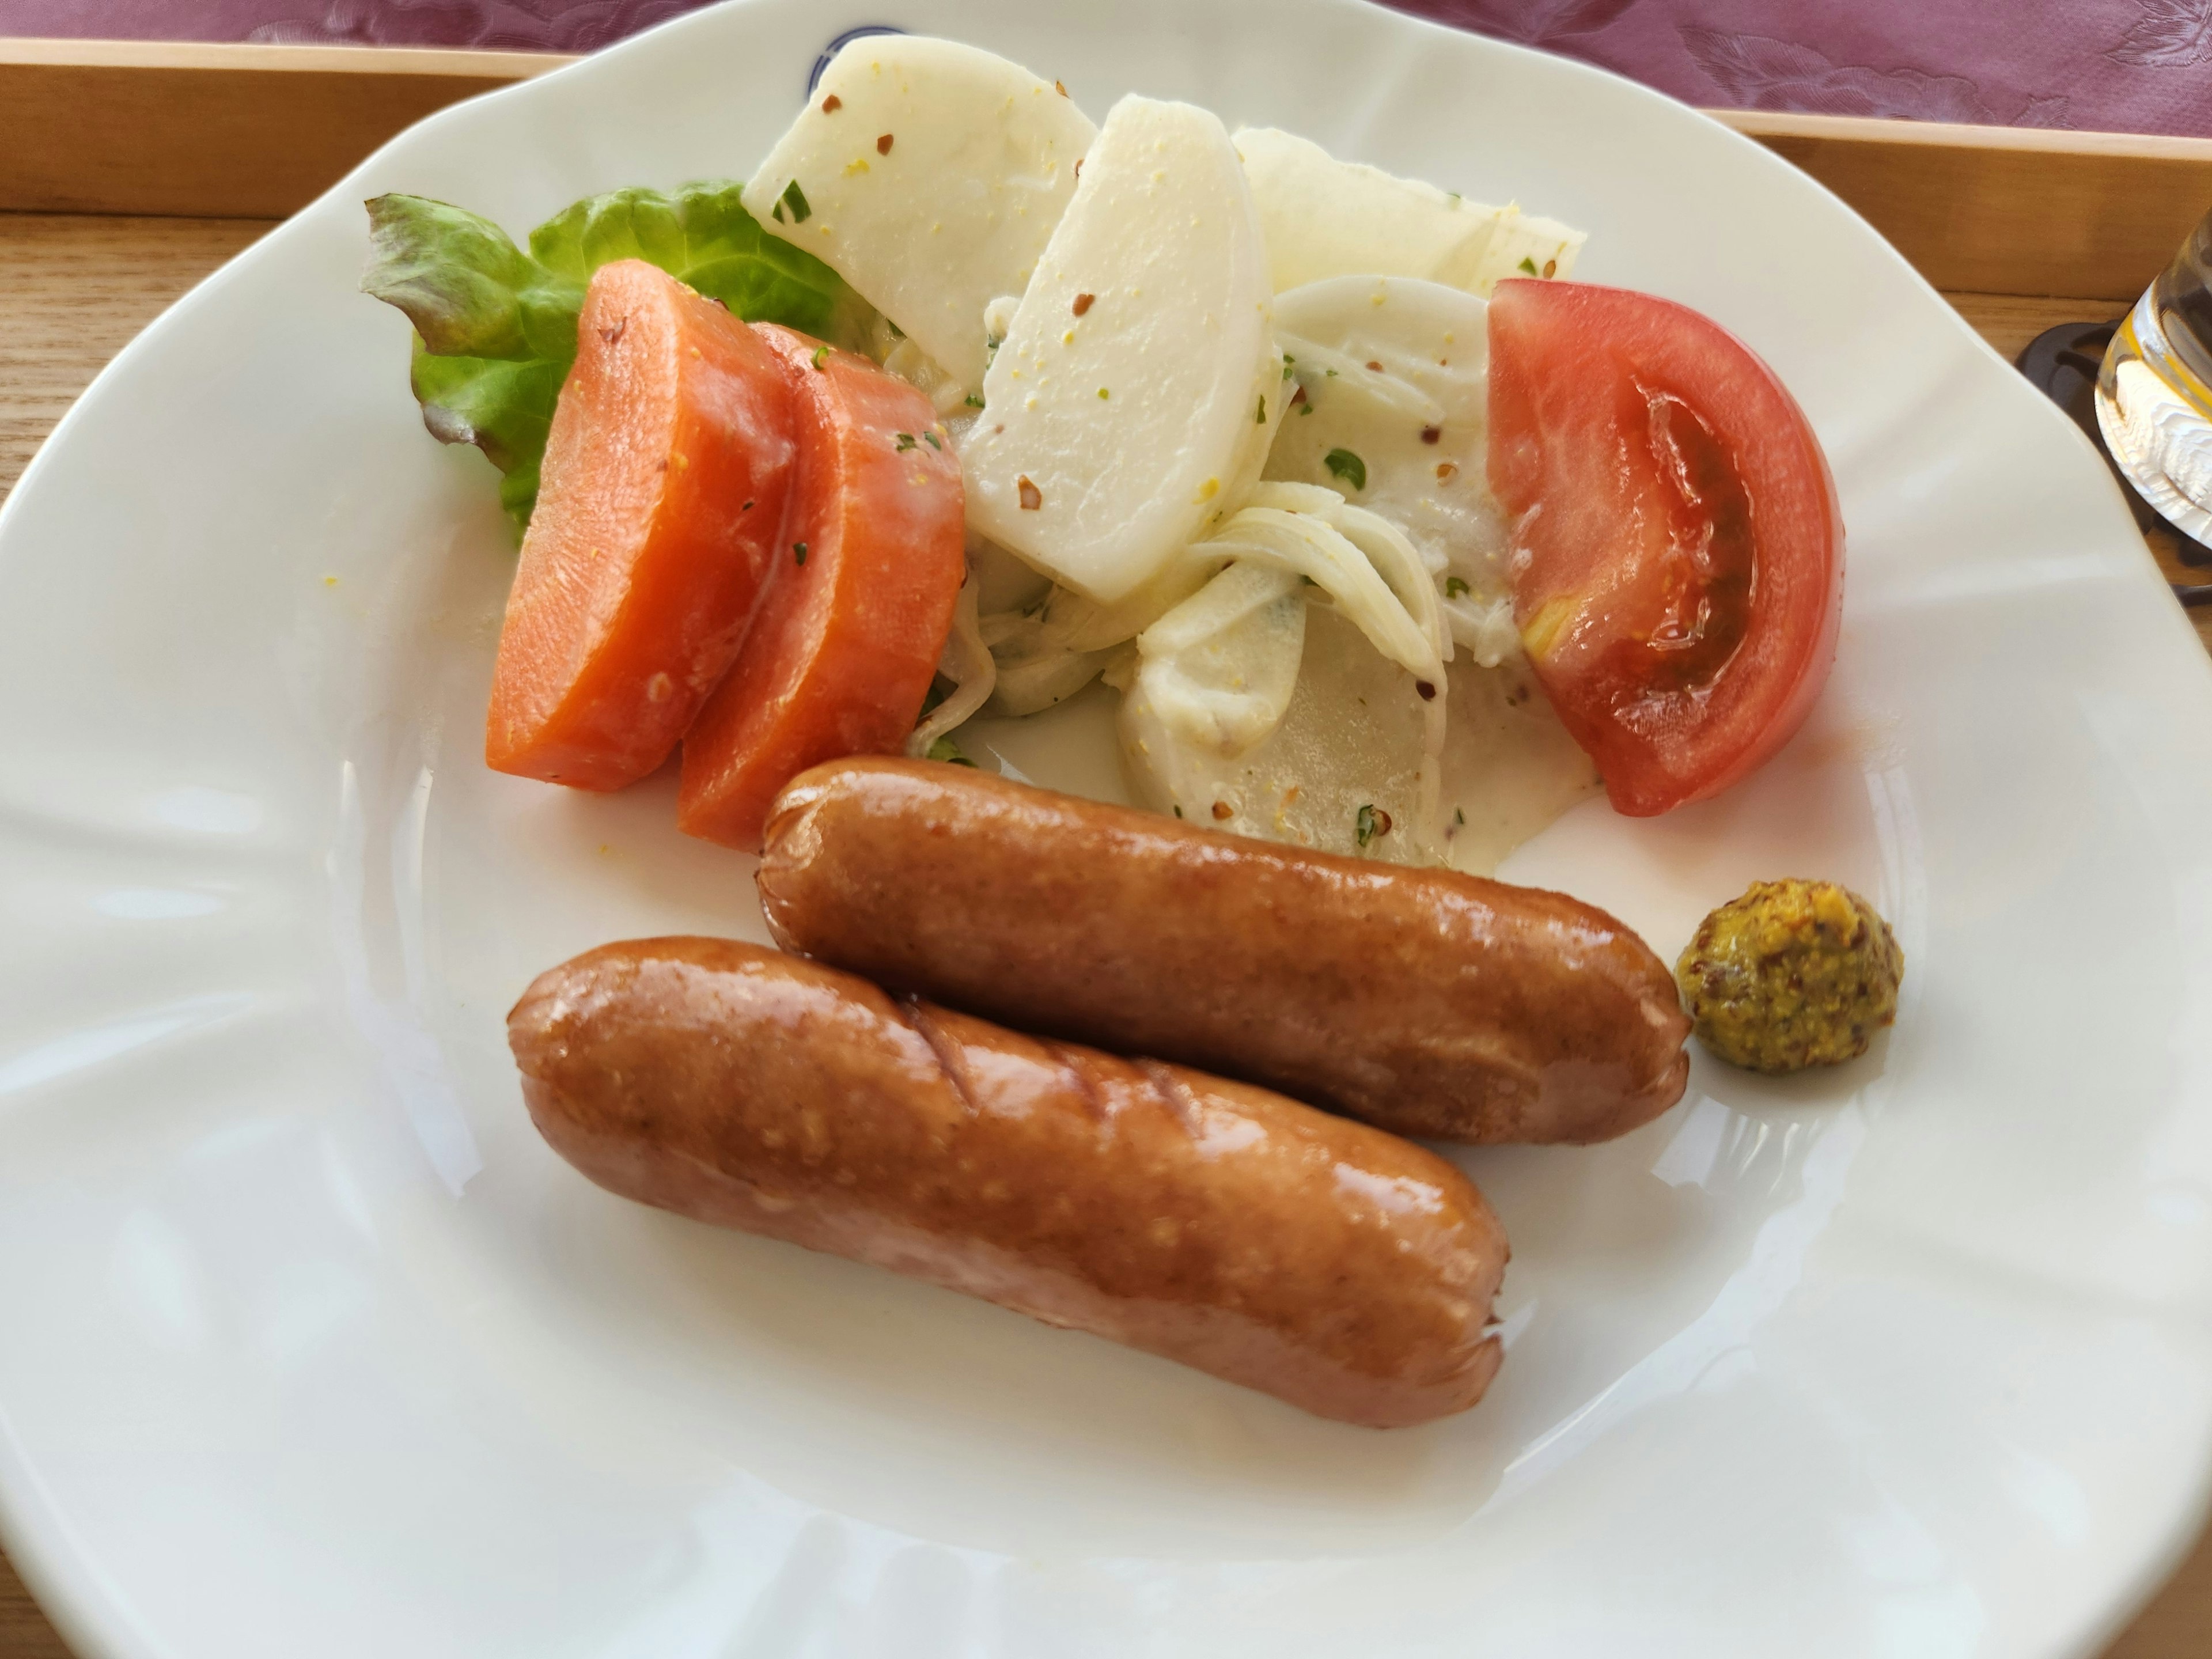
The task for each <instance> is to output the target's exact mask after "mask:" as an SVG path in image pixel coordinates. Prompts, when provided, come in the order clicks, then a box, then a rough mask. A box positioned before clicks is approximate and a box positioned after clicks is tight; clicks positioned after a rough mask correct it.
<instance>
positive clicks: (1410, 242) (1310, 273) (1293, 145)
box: [1236, 127, 1498, 294]
mask: <svg viewBox="0 0 2212 1659" xmlns="http://www.w3.org/2000/svg"><path fill="white" fill-rule="evenodd" d="M1236 143H1237V153H1238V154H1239V155H1242V156H1243V158H1244V171H1245V174H1246V176H1247V177H1249V179H1251V181H1252V197H1253V199H1254V200H1255V202H1257V203H1258V204H1259V206H1260V222H1261V227H1262V228H1263V229H1264V231H1265V233H1266V234H1267V264H1268V269H1269V270H1270V272H1271V273H1272V274H1273V281H1274V284H1275V292H1277V293H1278V294H1280V293H1283V292H1285V290H1287V289H1294V288H1297V287H1299V286H1301V285H1303V284H1304V283H1316V282H1320V281H1322V280H1323V279H1324V278H1326V277H1330V276H1347V275H1354V274H1371V273H1374V272H1376V271H1382V272H1387V273H1389V274H1390V275H1392V276H1421V277H1425V278H1427V279H1428V280H1429V281H1431V282H1436V283H1450V284H1452V285H1453V286H1454V287H1457V288H1465V289H1473V288H1474V284H1475V283H1476V282H1477V281H1478V280H1479V279H1480V276H1481V273H1482V268H1483V255H1484V253H1485V252H1486V251H1487V249H1488V247H1489V246H1490V239H1491V236H1492V234H1493V232H1494V231H1495V230H1496V228H1497V226H1498V210H1497V209H1495V208H1492V207H1486V206H1484V205H1483V204H1481V203H1480V202H1469V201H1466V200H1463V199H1462V198H1461V197H1457V196H1453V195H1449V194H1448V193H1446V192H1445V191H1441V190H1438V189H1437V187H1436V186H1435V185H1425V184H1423V183H1421V182H1420V181H1419V179H1400V178H1397V177H1395V176H1394V175H1393V174H1390V173H1385V172H1383V170H1382V169H1381V168H1379V167H1364V166H1362V165H1361V164H1360V163H1358V162H1357V161H1338V160H1337V159H1336V158H1335V157H1334V156H1333V155H1330V154H1329V153H1328V151H1327V150H1325V149H1322V147H1321V146H1320V145H1319V144H1316V143H1312V142H1310V140H1308V139H1304V138H1300V137H1295V136H1294V135H1292V134H1291V133H1287V132H1283V131H1279V130H1278V129H1276V128H1273V127H1243V128H1240V129H1239V130H1238V131H1237V137H1236Z"/></svg>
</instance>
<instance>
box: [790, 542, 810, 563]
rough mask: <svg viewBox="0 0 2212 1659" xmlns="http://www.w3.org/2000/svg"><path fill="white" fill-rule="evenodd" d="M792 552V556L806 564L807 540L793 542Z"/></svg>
mask: <svg viewBox="0 0 2212 1659" xmlns="http://www.w3.org/2000/svg"><path fill="white" fill-rule="evenodd" d="M791 552H792V556H793V558H795V559H797V560H798V561H799V563H801V564H805V562H806V544H805V542H793V543H792V544H791Z"/></svg>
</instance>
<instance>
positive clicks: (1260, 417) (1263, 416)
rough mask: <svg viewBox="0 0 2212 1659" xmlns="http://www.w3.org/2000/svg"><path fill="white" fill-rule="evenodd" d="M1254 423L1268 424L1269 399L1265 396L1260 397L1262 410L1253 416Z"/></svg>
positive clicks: (1258, 424)
mask: <svg viewBox="0 0 2212 1659" xmlns="http://www.w3.org/2000/svg"><path fill="white" fill-rule="evenodd" d="M1252 424H1253V425H1255V426H1265V425H1267V399H1266V398H1261V399H1260V412H1259V413H1258V414H1257V415H1255V416H1253V417H1252Z"/></svg>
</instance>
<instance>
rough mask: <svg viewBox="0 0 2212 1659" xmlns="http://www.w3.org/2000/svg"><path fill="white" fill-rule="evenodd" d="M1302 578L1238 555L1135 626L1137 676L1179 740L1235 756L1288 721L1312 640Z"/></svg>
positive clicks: (1136, 690) (1142, 695)
mask: <svg viewBox="0 0 2212 1659" xmlns="http://www.w3.org/2000/svg"><path fill="white" fill-rule="evenodd" d="M1303 586H1304V583H1302V582H1301V581H1300V580H1299V579H1298V578H1297V576H1295V575H1293V574H1291V573H1290V572H1289V571H1286V570H1279V569H1274V568H1270V567H1268V566H1266V565H1261V564H1232V565H1231V566H1230V567H1229V568H1227V569H1226V570H1224V571H1223V572H1222V573H1221V574H1219V575H1218V576H1216V577H1215V578H1214V579H1213V580H1212V581H1210V582H1208V583H1207V584H1206V586H1204V587H1203V588H1201V589H1200V590H1199V591H1198V592H1196V593H1194V594H1193V595H1192V596H1191V597H1190V598H1189V599H1186V600H1184V601H1183V602H1182V604H1181V605H1177V606H1176V608H1175V609H1174V610H1172V611H1169V612H1168V613H1167V615H1166V616H1164V617H1161V618H1160V619H1159V620H1158V622H1156V623H1153V624H1152V626H1151V627H1150V628H1148V629H1146V630H1145V631H1144V632H1143V633H1141V634H1139V635H1137V653H1138V669H1137V676H1136V684H1135V685H1134V687H1133V690H1131V692H1130V694H1129V695H1130V696H1132V697H1135V698H1139V699H1141V700H1142V701H1143V702H1146V704H1148V705H1149V706H1150V708H1152V711H1153V712H1154V714H1157V715H1158V718H1159V720H1161V722H1162V724H1163V725H1164V726H1165V727H1166V728H1167V732H1168V734H1169V735H1170V738H1172V739H1173V741H1174V743H1175V744H1176V746H1178V747H1189V748H1194V749H1197V750H1202V751H1204V752H1205V753H1206V754H1208V755H1210V756H1212V757H1215V758H1217V759H1222V760H1233V759H1235V758H1236V757H1237V756H1239V755H1242V754H1243V752H1244V751H1245V750H1248V749H1249V748H1251V747H1252V746H1253V745H1254V744H1257V743H1259V742H1260V741H1261V739H1263V738H1266V737H1267V734H1268V733H1269V732H1273V730H1274V729H1275V727H1276V726H1277V725H1278V724H1279V723H1280V721H1281V720H1282V718H1283V714H1284V712H1285V710H1286V709H1288V708H1289V707H1290V705H1291V690H1292V689H1293V688H1294V687H1295V686H1296V685H1297V678H1298V659H1299V656H1300V654H1301V653H1302V652H1303V651H1304V647H1305V632H1306V606H1305V600H1304V597H1303V595H1302V594H1301V592H1300V590H1301V588H1302V587H1303Z"/></svg>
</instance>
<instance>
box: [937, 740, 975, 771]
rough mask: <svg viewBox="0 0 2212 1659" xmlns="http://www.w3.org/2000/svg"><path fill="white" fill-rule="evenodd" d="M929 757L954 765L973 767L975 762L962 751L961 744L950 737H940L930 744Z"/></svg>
mask: <svg viewBox="0 0 2212 1659" xmlns="http://www.w3.org/2000/svg"><path fill="white" fill-rule="evenodd" d="M927 758H928V759H930V760H933V761H944V762H945V763H947V764H948V765H952V766H966V767H973V766H974V765H975V762H974V761H971V760H969V758H968V757H967V756H965V755H963V754H962V753H961V752H960V745H959V744H957V743H955V742H953V741H952V739H951V738H939V739H938V740H937V741H936V742H935V743H933V744H930V745H929V754H928V756H927Z"/></svg>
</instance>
